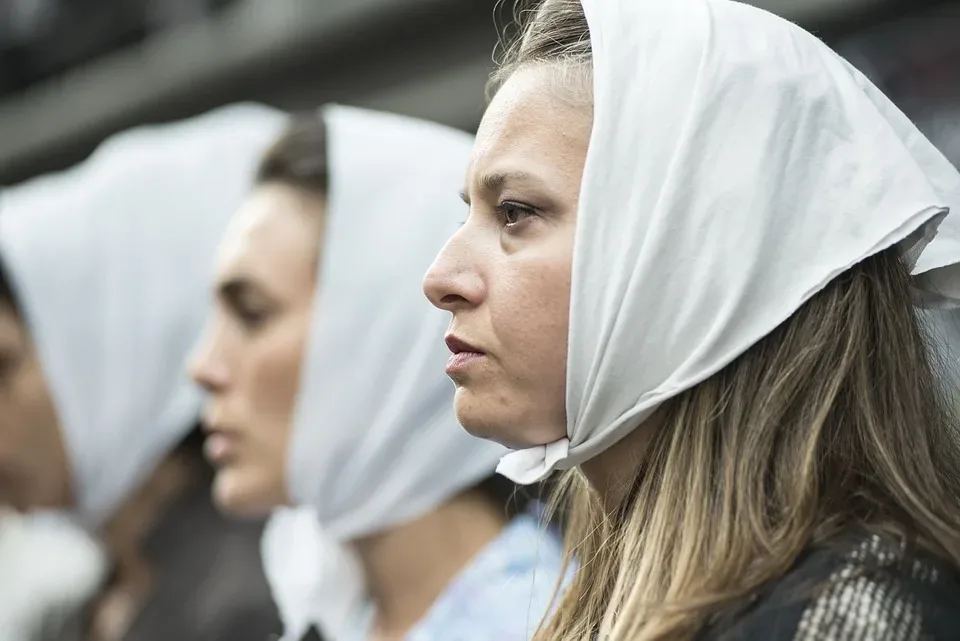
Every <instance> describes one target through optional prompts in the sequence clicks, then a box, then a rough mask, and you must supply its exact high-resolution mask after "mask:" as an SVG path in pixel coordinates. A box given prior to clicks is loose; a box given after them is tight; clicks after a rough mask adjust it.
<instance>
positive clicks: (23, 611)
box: [0, 511, 109, 641]
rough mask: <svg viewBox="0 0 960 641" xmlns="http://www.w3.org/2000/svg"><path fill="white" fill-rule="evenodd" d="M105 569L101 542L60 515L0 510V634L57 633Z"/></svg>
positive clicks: (30, 639)
mask: <svg viewBox="0 0 960 641" xmlns="http://www.w3.org/2000/svg"><path fill="white" fill-rule="evenodd" d="M108 570H109V564H108V562H107V555H106V552H105V551H104V549H103V548H102V547H101V546H100V544H99V543H98V542H97V541H96V540H95V539H94V538H92V537H91V536H90V534H89V533H87V532H86V531H84V530H83V529H82V528H80V527H78V526H77V525H75V524H74V523H73V522H72V521H71V520H70V519H68V518H66V517H64V516H63V515H59V514H52V513H37V514H30V515H23V514H16V513H13V512H5V511H0V577H2V580H0V639H4V641H48V640H49V639H51V638H59V636H56V635H58V633H59V631H60V629H61V628H65V627H66V626H68V625H69V623H70V622H71V620H72V619H73V618H74V617H75V616H76V615H77V614H78V613H79V612H80V611H81V609H82V608H83V607H84V606H85V605H86V604H87V603H88V601H89V599H91V598H92V597H93V596H94V595H95V594H96V593H97V590H98V589H99V588H100V586H101V584H102V582H103V581H104V580H105V579H106V578H107V572H108Z"/></svg>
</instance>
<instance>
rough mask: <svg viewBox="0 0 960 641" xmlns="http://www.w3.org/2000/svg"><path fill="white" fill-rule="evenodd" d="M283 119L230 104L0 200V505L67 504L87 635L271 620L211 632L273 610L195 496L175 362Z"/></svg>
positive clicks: (242, 556)
mask: <svg viewBox="0 0 960 641" xmlns="http://www.w3.org/2000/svg"><path fill="white" fill-rule="evenodd" d="M285 123H286V117H285V115H284V114H282V113H280V112H277V111H275V110H272V109H269V108H266V107H260V106H254V105H244V106H234V107H229V108H224V109H221V110H217V111H214V112H211V113H209V114H206V115H203V116H200V117H197V118H194V119H191V120H188V121H184V122H180V123H174V124H170V125H162V126H155V127H144V128H140V129H136V130H133V131H130V132H126V133H123V134H120V135H117V136H115V137H114V138H111V139H110V140H108V141H107V142H105V143H104V144H102V145H101V146H100V147H99V148H98V149H97V150H96V151H95V152H94V153H93V155H92V156H91V157H90V158H89V159H88V160H86V161H85V162H83V163H82V164H80V165H79V166H77V167H75V168H73V169H71V170H69V171H67V172H64V173H62V174H57V175H52V176H46V177H43V178H38V179H35V180H33V181H30V182H28V183H26V184H24V185H20V186H17V187H14V188H11V189H8V190H6V191H5V192H4V193H3V194H2V199H0V259H2V261H3V264H4V266H5V277H4V278H3V279H0V281H3V286H2V287H0V354H2V357H0V358H2V379H0V385H2V387H0V443H2V448H0V451H2V455H0V494H2V497H3V501H4V502H7V503H10V504H12V505H14V506H15V507H17V508H20V509H36V508H44V507H46V508H63V509H67V510H69V511H71V512H72V513H73V514H74V515H75V516H76V517H77V519H78V520H79V521H80V523H82V524H83V525H84V526H85V527H86V528H88V529H90V530H91V531H95V532H97V533H98V534H99V535H100V536H102V537H103V539H104V540H105V542H106V544H107V548H108V551H109V553H110V554H111V557H112V560H113V562H114V573H113V577H112V579H111V581H110V582H109V584H108V585H107V586H106V587H105V589H104V591H103V593H102V594H101V595H100V596H99V597H98V599H97V601H96V603H95V604H94V607H93V611H92V617H91V622H90V630H89V636H90V637H92V638H95V639H96V638H99V639H116V638H125V639H128V640H146V639H171V638H176V639H210V638H224V639H227V638H229V639H238V638H249V639H258V640H259V639H261V638H262V637H263V636H264V635H266V634H269V633H270V632H271V631H273V630H275V629H276V628H277V627H278V622H277V621H276V614H275V610H273V613H272V617H270V616H264V617H262V621H263V622H262V623H257V624H250V623H249V621H248V625H247V626H246V628H247V629H246V630H244V631H243V633H242V634H241V633H238V632H237V630H236V629H233V630H230V629H228V628H226V627H224V626H229V625H231V624H232V623H233V622H234V621H237V620H239V619H241V618H243V617H244V616H245V615H246V614H248V613H250V612H253V611H263V612H266V613H270V612H271V609H272V606H271V605H270V598H269V592H268V589H267V586H266V583H265V581H264V578H263V575H262V571H260V570H259V567H258V565H257V563H256V558H257V555H256V552H257V549H258V547H257V546H258V536H259V531H258V529H257V528H256V527H253V526H246V525H233V524H230V523H229V522H227V521H226V520H224V519H223V518H222V517H219V516H218V515H217V513H216V511H215V509H214V506H213V504H212V502H211V501H210V500H209V481H210V477H211V474H210V473H209V468H208V469H207V470H206V471H205V470H204V465H205V464H204V461H203V457H202V453H201V451H200V450H201V446H200V445H199V444H198V443H202V441H199V439H198V438H197V436H193V437H189V435H190V433H191V430H192V429H193V428H194V427H195V426H196V424H197V421H198V419H199V413H200V404H201V399H202V393H201V390H200V389H199V388H198V387H197V386H195V385H193V384H192V383H191V382H190V381H189V379H188V377H187V376H186V359H187V356H188V353H189V350H190V348H191V347H192V345H193V343H194V342H195V341H196V340H197V337H198V336H199V334H200V333H201V331H202V328H203V323H204V320H205V317H206V315H207V313H208V311H209V304H208V302H207V291H208V286H209V272H210V261H211V260H212V259H213V256H214V254H215V250H216V247H217V243H218V242H219V239H220V237H221V236H222V234H223V232H224V229H225V228H226V224H227V222H228V220H229V218H230V216H231V215H232V213H233V211H234V209H235V208H236V207H237V206H238V204H239V203H240V201H241V200H242V198H243V196H244V194H245V191H246V186H247V183H248V182H249V180H250V177H251V176H252V175H253V171H254V169H255V167H256V162H257V160H258V158H259V156H260V154H262V153H263V150H264V149H266V148H267V146H268V145H269V143H270V142H271V141H272V139H273V138H274V137H275V136H276V135H277V134H278V133H279V131H280V130H281V129H282V127H283V126H284V125H285ZM183 539H189V544H187V543H186V542H185V541H184V540H183ZM251 559H252V561H251ZM67 570H68V569H67V568H65V571H67ZM191 594H193V595H195V596H197V595H202V596H197V598H192V597H191V596H190V595H191ZM251 620H252V619H251ZM215 629H219V630H220V632H219V633H218V632H215ZM240 630H243V628H242V627H241V628H240ZM221 634H222V636H220V635H221ZM248 635H253V636H248Z"/></svg>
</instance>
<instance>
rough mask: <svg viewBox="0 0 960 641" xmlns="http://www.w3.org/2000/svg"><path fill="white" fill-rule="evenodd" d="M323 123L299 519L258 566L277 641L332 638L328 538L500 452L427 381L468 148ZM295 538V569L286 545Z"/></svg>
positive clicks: (349, 595) (442, 139)
mask: <svg viewBox="0 0 960 641" xmlns="http://www.w3.org/2000/svg"><path fill="white" fill-rule="evenodd" d="M323 119H324V122H325V123H326V128H327V141H328V142H327V156H328V166H329V168H330V189H329V197H328V199H327V215H326V232H325V240H324V244H323V250H322V257H321V261H320V263H321V264H320V267H319V272H318V274H319V275H318V287H317V296H316V301H315V307H314V319H313V326H312V329H311V336H310V342H309V347H308V350H307V353H306V355H305V358H304V366H303V374H302V379H301V393H300V395H299V398H298V401H297V410H296V419H295V424H294V431H293V437H292V442H291V446H290V454H289V456H290V460H289V485H290V493H291V496H292V497H293V499H294V502H295V503H297V504H300V505H306V506H309V510H310V511H312V512H313V515H312V516H311V515H309V513H308V512H306V511H305V512H302V513H301V514H300V515H299V516H298V515H297V514H296V513H291V512H289V511H286V512H284V513H283V515H282V516H280V517H278V518H282V519H283V520H284V521H285V522H286V525H281V524H279V523H277V522H274V523H271V525H270V526H269V527H268V530H267V534H266V537H267V538H265V541H264V558H265V560H266V559H273V560H272V561H268V562H267V564H266V568H265V569H266V572H267V576H268V579H269V580H270V582H271V584H272V585H273V587H274V595H275V598H276V599H277V601H278V604H280V610H281V613H282V614H284V613H301V616H300V619H298V620H296V621H294V620H291V619H290V617H289V616H287V615H284V616H285V618H286V620H285V624H286V626H287V633H288V635H290V638H294V637H295V636H296V635H297V634H299V633H300V632H302V630H303V628H305V627H306V625H309V623H317V624H318V625H319V627H320V628H321V631H322V632H323V633H324V634H325V635H327V636H328V637H329V638H330V639H334V640H335V639H338V638H342V635H343V634H344V633H345V632H346V630H348V629H350V626H351V622H352V621H353V618H354V617H355V616H356V615H357V614H358V612H357V608H358V606H359V605H360V603H361V602H362V599H363V597H364V588H363V580H362V577H361V575H360V573H359V569H358V568H357V565H356V560H355V559H353V560H351V559H350V557H351V556H352V555H353V553H352V552H351V551H350V549H349V547H347V546H345V545H343V544H342V542H346V541H350V540H352V539H355V538H357V537H360V536H363V535H367V534H370V533H373V532H377V531H380V530H383V529H385V528H388V527H390V526H393V525H396V524H399V523H403V522H405V521H409V520H411V519H414V518H416V517H418V516H420V515H422V514H425V513H426V512H428V511H430V510H431V509H433V508H435V507H437V506H438V505H440V504H441V503H442V502H443V501H445V500H447V499H449V498H451V497H453V496H454V495H455V494H457V493H458V492H460V491H463V490H465V489H467V488H469V487H471V486H473V485H475V484H476V483H478V482H479V481H480V480H482V479H483V478H485V477H487V476H489V475H491V474H493V473H494V468H495V466H496V462H497V460H498V459H499V458H500V456H502V455H503V454H504V452H505V450H504V449H503V448H502V447H500V446H499V445H495V444H493V443H490V442H487V441H482V440H479V439H474V438H472V437H470V436H468V435H467V434H466V433H465V432H464V431H463V429H462V428H461V427H460V426H459V425H458V424H457V421H456V418H455V416H454V413H453V393H454V389H453V384H452V383H451V382H450V380H449V379H448V378H447V377H446V375H445V374H444V373H443V370H444V363H445V362H446V360H447V358H448V357H449V355H450V354H449V352H448V350H447V349H446V348H445V347H444V344H443V336H444V333H445V330H446V326H447V320H448V319H447V316H446V315H445V314H444V313H443V312H441V311H440V310H437V309H435V308H433V307H432V306H430V305H429V304H424V302H425V301H424V298H423V293H422V290H421V281H422V279H423V274H424V272H426V270H427V268H428V267H429V266H430V263H431V261H432V260H433V258H434V256H436V254H437V252H438V251H439V250H440V248H441V247H442V246H443V244H444V242H446V240H447V238H449V236H450V235H451V234H452V233H453V231H455V230H456V227H457V224H458V222H460V219H462V215H463V209H464V208H463V204H462V203H460V202H459V200H458V198H457V192H458V190H459V189H460V188H461V187H462V185H463V177H464V174H465V172H466V168H467V163H468V160H469V156H470V153H471V149H472V145H473V138H472V137H471V136H469V135H467V134H465V133H463V132H459V131H455V130H452V129H449V128H446V127H443V126H440V125H436V124H433V123H427V122H422V121H419V120H413V119H410V118H405V117H401V116H395V115H389V114H383V113H376V112H371V111H365V110H360V109H354V108H348V107H341V106H329V107H326V108H324V110H323ZM458 216H459V217H460V218H458ZM311 519H316V520H317V521H318V522H319V528H318V527H316V524H315V523H311ZM298 531H299V532H300V534H299V536H300V540H302V541H307V542H309V543H305V544H304V546H307V547H310V548H311V550H310V552H309V553H307V554H305V557H304V556H301V554H300V553H299V552H298V550H297V549H296V548H294V547H292V546H290V541H292V540H293V537H294V536H297V535H296V534H295V532H298ZM311 531H312V534H311V533H310V532H311ZM298 558H300V559H304V558H306V559H309V563H310V564H312V565H308V564H307V563H304V562H302V561H301V562H300V563H298V562H297V559H298ZM350 567H353V570H352V571H349V570H347V569H345V568H350ZM282 568H288V569H287V570H283V569H282ZM297 569H299V572H296V570H297ZM295 573H296V576H295V575H294V574H295ZM291 583H293V584H296V585H299V586H301V587H300V588H299V589H293V590H291V589H289V585H290V584H291ZM284 584H285V585H286V586H287V587H285V586H284ZM307 585H312V586H314V587H313V588H312V589H306V588H304V587H303V586H307ZM281 594H299V595H300V597H299V598H300V603H290V602H287V603H281V601H283V599H282V598H281V596H280V595H281ZM324 594H325V595H328V596H327V597H321V596H318V595H324ZM330 595H336V597H337V598H330ZM305 617H309V618H310V619H311V620H310V621H305V620H304V618H305Z"/></svg>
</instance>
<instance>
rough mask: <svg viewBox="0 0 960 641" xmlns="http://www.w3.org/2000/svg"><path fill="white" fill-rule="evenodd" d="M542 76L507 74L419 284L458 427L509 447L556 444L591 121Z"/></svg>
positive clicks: (562, 425)
mask: <svg viewBox="0 0 960 641" xmlns="http://www.w3.org/2000/svg"><path fill="white" fill-rule="evenodd" d="M555 82H556V78H555V77H554V75H553V74H552V73H551V72H550V71H549V70H544V69H539V68H530V69H525V70H521V71H518V72H517V73H514V74H513V75H512V76H511V78H510V79H509V80H508V81H507V82H506V83H505V84H504V85H503V87H501V89H500V91H499V92H498V93H497V95H496V96H495V97H494V99H493V101H492V102H491V103H490V106H489V107H488V109H487V111H486V114H485V115H484V118H483V122H482V123H481V125H480V128H479V130H478V132H477V138H476V144H475V147H474V153H473V158H472V161H471V164H470V168H469V170H468V172H467V178H466V186H465V189H464V199H465V200H466V201H467V203H468V205H469V215H468V217H467V220H466V222H465V223H464V225H463V226H462V227H461V229H460V230H459V231H458V232H457V233H456V234H455V235H454V236H453V237H452V238H451V239H450V240H449V241H448V242H447V244H446V246H445V247H444V248H443V250H442V251H441V252H440V254H439V256H437V259H436V261H435V262H434V264H433V266H432V267H431V268H430V270H429V271H428V272H427V275H426V277H425V279H424V292H425V293H426V295H427V297H428V298H429V299H430V301H431V302H432V303H433V304H434V305H436V306H437V307H439V308H441V309H444V310H447V311H449V312H451V313H452V316H453V317H452V320H451V323H450V330H449V334H448V341H447V342H448V345H450V346H451V350H452V351H454V352H457V351H461V350H463V351H464V353H462V354H459V355H456V354H455V356H454V357H453V358H452V359H451V362H450V364H449V365H448V368H447V373H448V374H449V375H450V377H451V378H452V379H453V381H454V383H455V384H456V387H457V393H456V401H455V404H456V411H457V418H458V419H459V421H460V423H461V424H462V425H463V426H464V428H465V429H466V430H467V431H468V432H470V433H471V434H473V435H474V436H479V437H483V438H489V439H492V440H494V441H498V442H500V443H502V444H504V445H507V446H508V447H513V448H522V447H528V446H531V445H540V444H544V443H549V442H552V441H555V440H557V439H559V438H562V437H564V436H566V411H565V383H566V356H567V325H568V318H569V306H570V274H571V263H572V257H573V235H574V225H575V223H576V213H577V200H578V196H579V192H580V180H581V177H582V175H583V165H584V161H585V159H586V153H587V144H588V143H589V138H590V129H591V125H592V122H591V113H590V110H589V108H586V107H579V106H577V105H575V104H574V103H573V101H570V100H563V99H561V98H559V97H558V93H557V91H558V89H557V86H556V84H555Z"/></svg>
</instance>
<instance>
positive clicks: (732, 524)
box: [492, 0, 960, 641]
mask: <svg viewBox="0 0 960 641" xmlns="http://www.w3.org/2000/svg"><path fill="white" fill-rule="evenodd" d="M520 19H521V25H520V34H519V37H518V38H517V39H516V40H515V41H514V42H513V43H512V44H511V45H510V46H509V47H508V49H507V51H506V55H505V57H504V60H503V63H502V65H501V67H500V70H499V71H498V72H497V73H496V74H495V75H494V76H493V78H492V86H493V87H496V85H497V84H499V83H501V82H503V81H504V80H505V79H506V78H508V77H509V76H510V74H512V73H513V72H514V71H515V70H517V69H519V68H521V67H525V66H528V65H540V64H547V65H556V66H557V68H558V69H561V70H562V71H563V72H564V74H566V75H561V76H560V78H561V80H563V79H565V78H572V75H579V76H580V79H579V80H575V82H578V83H582V82H583V79H584V78H587V79H589V75H590V55H591V54H590V40H589V32H588V29H587V23H586V20H585V19H584V16H583V10H582V7H581V6H580V2H579V0H545V2H543V3H542V4H540V5H539V6H538V7H537V8H536V9H535V10H530V11H525V12H521V14H520ZM587 84H589V83H587ZM912 300H913V298H912V293H911V279H910V275H909V273H908V270H907V269H906V267H905V266H904V264H903V263H902V261H901V260H900V258H899V255H898V254H897V251H896V250H895V249H891V250H887V251H885V252H882V253H880V254H878V255H876V256H873V257H871V258H868V259H867V260H864V261H863V262H862V263H860V264H858V265H856V266H854V267H853V268H851V269H850V270H848V271H847V272H846V273H844V274H842V275H841V276H840V277H838V278H837V279H835V280H834V281H833V282H831V283H830V284H829V285H828V286H827V287H826V288H825V289H824V290H823V291H822V292H820V293H819V294H817V295H816V296H814V297H813V298H812V299H811V300H810V301H808V302H807V303H806V304H805V305H803V306H802V307H801V308H800V309H799V310H798V311H797V312H796V313H794V314H793V316H791V317H790V318H789V319H788V320H787V321H785V322H784V323H783V324H782V325H781V326H780V327H778V328H776V329H775V330H774V331H773V332H771V333H770V334H769V335H767V336H766V337H764V338H763V339H762V340H761V341H759V342H758V343H757V344H756V345H754V346H753V347H752V348H751V349H750V350H748V351H747V352H746V353H745V354H743V355H742V356H741V357H739V358H738V359H737V360H736V361H734V362H733V363H732V364H730V365H729V366H727V367H726V368H725V369H723V370H722V371H721V372H719V373H718V374H716V375H715V376H713V377H711V378H710V379H708V380H706V381H705V382H703V383H701V384H700V385H698V386H696V387H695V388H693V389H691V390H689V391H687V392H685V393H683V394H681V395H679V396H678V397H676V398H675V399H673V400H671V401H670V402H668V403H666V404H665V405H664V406H663V407H662V408H661V409H660V410H659V412H658V415H657V421H658V422H657V429H655V430H652V435H651V437H650V438H651V442H650V444H649V449H648V450H647V452H646V454H645V457H644V461H643V466H642V469H641V470H639V471H638V472H637V474H636V476H635V478H634V479H633V480H632V483H631V487H630V489H629V491H628V492H627V493H626V496H625V498H624V499H623V500H622V502H621V503H620V504H619V505H618V506H616V508H615V509H610V506H604V505H602V504H601V501H600V498H599V496H598V495H597V493H596V492H595V491H593V490H592V489H591V487H590V486H589V484H588V483H587V481H586V480H585V479H584V477H583V475H582V473H581V472H579V471H577V470H574V471H571V472H568V473H566V475H565V477H564V479H563V481H562V484H561V489H560V491H559V493H558V495H557V497H556V502H555V505H563V507H564V509H565V512H566V515H567V516H566V520H567V524H568V528H567V550H568V553H569V554H570V555H576V557H577V558H578V560H579V563H580V568H579V570H578V572H577V573H576V575H575V577H574V579H573V581H572V584H571V585H570V586H569V588H568V589H567V590H566V591H565V592H564V593H563V594H561V595H560V596H559V597H558V599H559V603H558V604H557V608H556V611H555V614H554V615H553V616H552V617H551V618H550V619H549V620H548V621H546V622H545V623H544V624H543V625H542V626H541V629H540V631H539V632H538V634H537V636H536V639H538V640H541V641H592V640H593V639H595V638H597V636H598V634H599V635H600V637H601V638H604V639H609V640H610V641H625V640H628V639H629V640H630V641H649V640H653V639H690V638H692V637H694V636H695V635H696V634H697V633H698V632H699V631H701V630H702V629H703V628H704V627H705V626H706V625H707V624H708V623H709V622H710V621H711V620H712V619H713V617H714V616H715V615H717V614H720V613H722V612H724V611H727V610H728V608H730V607H731V606H735V605H738V604H741V603H744V602H746V601H747V600H748V599H749V598H750V597H752V596H754V595H756V594H757V593H758V592H759V590H760V588H761V587H762V586H764V585H765V584H767V583H769V582H770V581H775V580H776V579H777V578H779V577H781V576H783V575H784V574H785V573H786V572H787V571H788V570H789V569H790V567H791V566H792V565H793V564H794V562H795V561H796V560H797V559H798V557H799V556H800V555H801V553H802V552H804V551H805V550H806V549H808V548H810V547H811V546H813V545H817V544H821V543H827V542H830V541H833V540H836V539H837V537H839V536H840V535H841V534H843V533H846V532H849V531H854V530H856V531H866V532H875V533H879V534H882V535H884V536H890V537H893V538H894V539H895V540H897V541H901V542H904V543H910V544H912V545H917V546H919V547H921V548H923V549H925V550H927V551H929V552H931V553H932V554H934V555H936V556H937V557H939V558H941V559H943V560H944V561H945V562H946V563H947V564H949V565H950V566H952V567H955V568H960V479H958V474H960V456H958V448H957V443H956V442H955V440H954V438H955V435H956V434H957V421H956V417H955V415H954V413H953V410H952V408H950V407H949V406H948V404H947V403H946V401H945V398H944V395H943V390H942V389H941V388H940V387H939V386H938V380H941V379H942V380H946V377H945V375H944V371H943V368H942V364H941V363H939V362H937V360H936V358H935V356H934V355H935V354H937V350H935V349H931V348H932V347H934V345H933V344H932V343H933V342H934V337H933V336H932V335H929V334H927V333H926V332H925V331H924V327H923V326H922V325H921V323H920V321H919V319H918V317H917V314H916V311H915V309H914V308H913V306H912Z"/></svg>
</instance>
